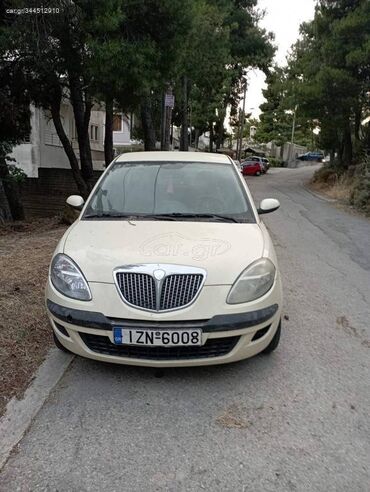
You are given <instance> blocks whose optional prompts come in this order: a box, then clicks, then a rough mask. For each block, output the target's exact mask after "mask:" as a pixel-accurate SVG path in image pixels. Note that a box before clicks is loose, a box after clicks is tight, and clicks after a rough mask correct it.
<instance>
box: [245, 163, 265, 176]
mask: <svg viewBox="0 0 370 492" xmlns="http://www.w3.org/2000/svg"><path fill="white" fill-rule="evenodd" d="M242 174H243V176H260V175H261V174H263V166H262V164H261V163H260V162H256V161H249V160H248V161H243V162H242Z"/></svg>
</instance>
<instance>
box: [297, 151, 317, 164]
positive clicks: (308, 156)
mask: <svg viewBox="0 0 370 492" xmlns="http://www.w3.org/2000/svg"><path fill="white" fill-rule="evenodd" d="M297 159H299V160H300V161H317V162H321V161H322V160H323V159H324V154H323V153H322V152H306V153H305V154H301V155H299V156H298V157H297Z"/></svg>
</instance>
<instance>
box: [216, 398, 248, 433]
mask: <svg viewBox="0 0 370 492" xmlns="http://www.w3.org/2000/svg"><path fill="white" fill-rule="evenodd" d="M242 413H243V411H242V409H241V408H239V407H238V406H237V405H235V404H233V405H230V406H229V407H228V408H227V409H226V410H225V411H224V413H223V414H221V415H220V416H218V417H217V418H216V423H217V424H219V425H220V426H221V427H225V428H226V429H246V428H247V427H249V426H250V425H251V424H250V422H248V421H247V420H246V419H245V418H244V417H243V415H242Z"/></svg>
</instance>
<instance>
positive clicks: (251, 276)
mask: <svg viewBox="0 0 370 492" xmlns="http://www.w3.org/2000/svg"><path fill="white" fill-rule="evenodd" d="M67 203H69V205H71V206H72V207H74V208H76V209H80V210H81V213H80V216H79V218H78V219H77V220H76V222H75V223H74V224H73V225H72V226H71V227H70V228H69V229H68V230H67V232H66V233H65V234H64V236H63V237H62V239H61V241H60V242H59V244H58V246H57V248H56V250H55V253H54V256H53V259H52V262H51V265H50V271H49V279H48V282H47V287H46V306H47V311H48V315H49V318H50V322H51V325H52V328H53V332H54V339H55V342H56V344H57V346H58V347H59V348H61V349H62V350H67V351H70V352H73V353H75V354H78V355H81V356H84V357H89V358H91V359H96V360H101V361H106V362H114V363H117V364H134V365H142V366H153V367H160V366H162V367H166V366H195V365H207V364H223V363H226V362H234V361H238V360H240V359H244V358H247V357H251V356H253V355H256V354H258V353H259V352H265V353H268V352H271V351H272V350H274V349H275V348H276V347H277V345H278V342H279V338H280V331H281V309H282V287H281V279H280V273H279V269H278V265H277V259H276V255H275V251H274V247H273V245H272V242H271V239H270V236H269V234H268V232H267V230H266V227H265V226H264V224H263V222H262V221H261V220H260V215H261V214H263V213H267V212H271V211H273V210H276V209H277V208H278V207H279V202H278V201H277V200H274V199H272V198H268V199H265V200H262V202H261V203H260V205H259V208H258V209H256V207H255V205H254V203H253V199H252V196H251V194H250V192H249V189H248V187H247V185H246V183H245V181H244V179H243V177H242V176H241V175H240V172H239V170H238V168H237V166H236V165H235V164H234V162H233V161H232V160H231V159H230V158H229V157H228V156H225V155H218V154H209V153H193V152H137V153H130V154H124V155H121V156H119V157H118V158H116V159H115V160H114V161H113V162H112V163H111V165H110V166H109V167H108V168H107V170H106V171H105V173H104V174H103V175H102V177H101V178H100V180H99V181H98V183H97V184H96V186H95V188H94V189H93V191H92V193H91V195H90V197H89V199H88V200H87V202H86V204H84V202H83V199H82V198H81V197H79V196H76V195H73V196H71V197H69V198H68V200H67Z"/></svg>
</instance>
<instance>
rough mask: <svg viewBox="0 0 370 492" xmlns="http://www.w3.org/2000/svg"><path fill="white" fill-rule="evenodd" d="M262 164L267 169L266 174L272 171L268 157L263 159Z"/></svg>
mask: <svg viewBox="0 0 370 492" xmlns="http://www.w3.org/2000/svg"><path fill="white" fill-rule="evenodd" d="M261 160H262V164H263V167H264V169H265V173H267V171H268V170H269V169H270V161H269V160H268V159H267V158H266V157H262V159H261Z"/></svg>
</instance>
